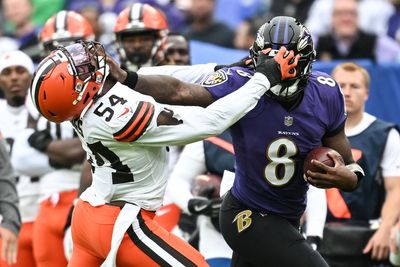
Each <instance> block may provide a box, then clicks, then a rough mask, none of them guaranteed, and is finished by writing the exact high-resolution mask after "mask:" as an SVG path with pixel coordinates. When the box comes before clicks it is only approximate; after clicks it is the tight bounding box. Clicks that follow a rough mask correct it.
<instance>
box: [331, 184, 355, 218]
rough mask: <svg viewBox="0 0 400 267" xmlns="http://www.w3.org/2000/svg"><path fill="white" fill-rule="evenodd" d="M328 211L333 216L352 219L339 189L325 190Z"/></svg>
mask: <svg viewBox="0 0 400 267" xmlns="http://www.w3.org/2000/svg"><path fill="white" fill-rule="evenodd" d="M325 193H326V200H327V203H328V209H329V211H330V212H331V213H332V215H333V216H335V217H336V218H340V219H350V218H351V212H350V210H349V208H348V207H347V204H346V202H345V201H344V199H343V197H342V195H341V194H340V192H339V190H338V189H337V188H330V189H326V190H325Z"/></svg>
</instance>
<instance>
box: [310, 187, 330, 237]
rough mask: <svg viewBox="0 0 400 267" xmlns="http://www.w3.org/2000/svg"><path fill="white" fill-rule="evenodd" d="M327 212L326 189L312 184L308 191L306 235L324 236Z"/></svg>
mask: <svg viewBox="0 0 400 267" xmlns="http://www.w3.org/2000/svg"><path fill="white" fill-rule="evenodd" d="M326 213H327V204H326V196H325V190H324V189H320V188H316V187H314V186H310V187H309V189H308V192H307V208H306V231H305V233H306V235H307V236H319V237H321V238H322V234H323V232H324V225H325V219H326Z"/></svg>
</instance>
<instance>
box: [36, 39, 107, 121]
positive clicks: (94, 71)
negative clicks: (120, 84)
mask: <svg viewBox="0 0 400 267" xmlns="http://www.w3.org/2000/svg"><path fill="white" fill-rule="evenodd" d="M105 61H106V58H105V52H104V47H103V46H102V45H101V44H100V43H97V42H91V41H90V42H84V41H79V42H78V43H75V44H72V45H69V46H66V47H59V48H57V49H56V50H54V51H53V52H52V53H51V54H50V55H49V56H47V57H46V58H45V59H43V60H42V62H41V63H40V64H39V66H38V67H37V69H36V72H35V74H34V77H33V79H32V84H31V88H30V94H31V97H32V100H33V104H34V105H35V107H36V108H37V110H38V111H39V112H40V114H42V115H43V116H44V117H45V118H46V119H48V120H50V121H53V122H58V123H59V122H63V121H69V120H72V119H76V118H79V117H80V116H81V114H82V113H83V112H84V110H85V109H87V108H88V107H90V104H91V103H92V101H93V98H95V97H96V96H97V94H98V93H100V92H101V90H102V88H103V85H104V82H105V79H106V77H107V75H108V66H107V65H106V62H105Z"/></svg>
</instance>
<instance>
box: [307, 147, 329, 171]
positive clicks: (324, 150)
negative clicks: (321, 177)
mask: <svg viewBox="0 0 400 267" xmlns="http://www.w3.org/2000/svg"><path fill="white" fill-rule="evenodd" d="M332 151H335V150H333V149H332V148H329V147H317V148H314V149H313V150H311V151H310V152H309V153H308V154H307V156H306V158H305V160H304V174H306V173H307V171H308V170H310V171H312V172H321V170H320V169H319V168H318V167H316V166H315V165H314V164H311V160H313V159H315V160H318V161H320V162H322V163H324V164H325V165H328V166H330V167H333V166H335V162H334V161H333V160H332V159H331V158H330V157H329V156H328V152H332Z"/></svg>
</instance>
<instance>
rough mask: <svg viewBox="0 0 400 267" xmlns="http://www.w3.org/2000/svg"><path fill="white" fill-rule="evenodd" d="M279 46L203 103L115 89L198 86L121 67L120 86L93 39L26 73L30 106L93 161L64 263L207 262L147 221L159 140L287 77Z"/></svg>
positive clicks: (161, 149)
mask: <svg viewBox="0 0 400 267" xmlns="http://www.w3.org/2000/svg"><path fill="white" fill-rule="evenodd" d="M286 52H287V51H286V49H284V48H283V49H282V50H280V51H279V53H278V54H277V55H276V56H275V57H274V58H273V59H269V60H262V59H260V64H259V66H258V68H257V69H258V71H259V73H256V74H255V75H254V77H253V78H252V79H251V80H250V81H249V82H248V83H247V84H246V85H244V86H243V87H242V88H240V89H238V90H237V91H235V92H233V93H231V94H230V95H228V96H226V97H224V98H222V99H220V100H218V101H215V102H214V103H213V104H211V105H210V106H208V107H207V108H201V107H193V106H166V105H161V104H159V103H157V102H155V100H154V99H153V98H152V97H149V96H144V95H142V94H140V93H137V92H135V91H133V90H131V89H130V88H128V87H127V86H125V85H124V84H130V86H133V84H135V85H136V86H137V87H143V88H146V87H152V86H165V85H166V84H168V86H174V87H176V88H177V90H179V88H182V87H185V89H186V88H188V87H189V88H190V89H192V90H199V89H201V90H203V87H200V86H197V85H194V84H185V83H183V82H180V81H179V80H176V79H174V78H172V77H168V76H148V75H140V76H139V75H137V74H136V73H133V72H129V76H128V77H126V78H125V79H124V80H125V81H124V84H121V83H119V82H116V81H115V79H114V78H113V77H111V76H108V66H107V64H105V62H106V60H105V53H104V48H103V47H102V45H101V44H99V43H94V42H80V43H77V44H74V45H70V46H67V47H65V48H59V49H57V50H56V51H54V52H53V53H52V54H51V55H49V56H48V57H47V58H45V59H44V60H43V61H42V62H41V63H40V64H39V66H38V68H37V71H36V73H35V76H34V78H33V82H32V87H31V91H30V92H31V97H32V100H33V103H34V105H35V106H36V108H37V109H38V111H39V112H40V113H41V114H42V115H43V116H44V117H46V118H47V119H49V120H51V121H53V122H58V123H60V122H63V121H71V123H72V124H73V126H74V128H75V130H76V132H77V133H78V136H79V138H80V139H81V142H82V145H83V147H84V149H85V151H86V152H87V154H88V158H89V161H90V162H91V165H92V176H93V182H92V185H91V186H90V187H89V188H88V189H87V190H86V191H85V192H84V193H82V195H81V196H80V200H79V201H78V202H77V204H76V207H75V211H74V214H73V218H72V236H73V241H74V248H73V254H72V258H71V261H70V263H69V266H71V267H75V266H100V265H101V266H115V265H116V264H117V265H118V266H160V265H161V266H207V264H206V262H205V260H204V258H203V257H202V255H201V254H200V253H198V252H197V251H196V250H195V249H193V248H192V247H191V246H190V245H188V244H187V243H186V242H185V241H183V240H182V239H180V238H178V237H176V236H174V235H172V234H170V233H169V232H167V231H166V230H165V229H163V228H162V227H161V226H159V225H158V224H157V223H156V222H155V221H153V218H154V215H155V211H156V210H157V209H158V208H159V207H160V206H161V205H162V201H163V196H164V191H165V187H166V182H167V181H166V179H167V176H168V166H167V165H168V161H167V157H168V156H167V150H166V146H167V145H181V144H186V143H190V142H194V141H197V140H201V139H204V138H206V137H209V136H212V135H217V134H219V133H221V132H222V131H223V130H225V129H226V128H227V127H229V126H230V125H232V124H233V123H235V122H236V121H237V120H239V119H240V118H241V117H242V116H244V115H245V114H246V113H247V112H248V111H250V110H251V109H252V108H253V107H254V106H255V105H256V104H257V101H258V99H259V98H260V97H261V96H262V95H264V93H265V92H266V91H267V90H269V88H270V87H271V86H272V85H275V84H277V83H279V82H280V81H281V80H282V79H286V78H290V77H294V76H295V75H296V71H293V68H294V67H295V66H296V65H297V62H298V57H294V56H293V52H290V53H289V54H288V56H287V57H284V55H285V53H286ZM260 58H261V57H260ZM292 59H294V60H292ZM291 62H293V63H291ZM166 81H168V83H166ZM209 97H210V98H211V95H209ZM117 252H118V253H117Z"/></svg>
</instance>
